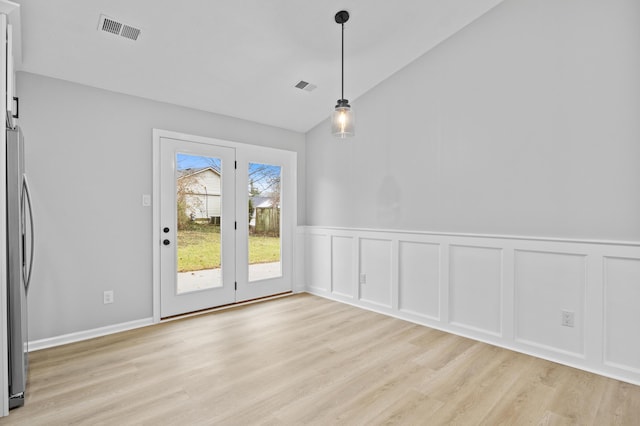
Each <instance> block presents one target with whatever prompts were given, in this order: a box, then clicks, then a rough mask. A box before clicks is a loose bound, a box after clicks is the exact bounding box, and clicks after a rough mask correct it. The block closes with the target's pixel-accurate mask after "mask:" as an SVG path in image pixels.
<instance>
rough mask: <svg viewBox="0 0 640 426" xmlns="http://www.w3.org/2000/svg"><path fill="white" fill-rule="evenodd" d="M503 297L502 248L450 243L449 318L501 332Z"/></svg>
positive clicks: (487, 330) (457, 323) (481, 328)
mask: <svg viewBox="0 0 640 426" xmlns="http://www.w3.org/2000/svg"><path fill="white" fill-rule="evenodd" d="M501 298H502V249H499V248H489V247H471V246H459V245H451V246H450V247H449V306H450V308H449V309H450V313H449V317H450V322H451V323H452V324H455V325H458V326H462V327H465V328H471V329H474V330H480V331H484V332H487V333H491V334H495V335H497V336H499V335H500V334H501V317H502V304H501Z"/></svg>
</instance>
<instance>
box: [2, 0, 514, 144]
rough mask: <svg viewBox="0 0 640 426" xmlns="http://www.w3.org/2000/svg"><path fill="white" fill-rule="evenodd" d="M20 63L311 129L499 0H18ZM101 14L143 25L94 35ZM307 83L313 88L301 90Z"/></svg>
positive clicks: (53, 73)
mask: <svg viewBox="0 0 640 426" xmlns="http://www.w3.org/2000/svg"><path fill="white" fill-rule="evenodd" d="M13 1H15V2H16V3H19V4H20V5H21V12H20V14H21V27H22V64H21V65H20V64H19V65H18V69H21V70H24V71H28V72H32V73H36V74H42V75H47V76H51V77H56V78H60V79H64V80H69V81H73V82H77V83H81V84H86V85H89V86H94V87H99V88H102V89H107V90H111V91H115V92H121V93H126V94H130V95H135V96H140V97H143V98H148V99H153V100H157V101H162V102H169V103H172V104H177V105H183V106H187V107H191V108H196V109H200V110H205V111H210V112H214V113H218V114H224V115H229V116H233V117H239V118H243V119H246V120H251V121H255V122H259V123H264V124H269V125H272V126H277V127H282V128H286V129H291V130H295V131H298V132H306V131H308V130H310V129H311V128H312V127H314V126H315V125H317V124H318V123H319V122H321V121H322V120H324V119H325V118H326V117H328V116H329V114H330V112H331V110H332V109H333V105H334V104H335V102H336V100H337V99H338V98H339V97H340V26H339V25H338V24H336V23H335V21H334V15H335V13H336V12H337V11H339V10H342V9H346V10H348V11H349V12H350V13H351V18H350V20H349V22H347V23H346V24H345V97H346V98H347V99H349V100H351V104H352V106H353V107H354V110H356V113H357V101H356V102H354V99H355V100H357V98H358V97H359V96H360V95H362V94H363V93H365V92H366V91H367V90H369V89H371V88H372V87H373V86H375V85H377V84H378V83H380V82H381V81H383V80H384V79H386V78H387V77H389V76H390V75H391V74H393V73H394V72H396V71H398V70H399V69H401V68H402V67H404V66H406V65H407V64H408V63H410V62H411V61H413V60H414V59H416V58H418V57H419V56H421V55H422V54H424V53H425V52H427V51H428V50H429V49H431V48H432V47H434V46H436V45H437V44H438V43H440V42H442V41H443V40H445V39H446V38H448V37H449V36H451V35H452V34H453V33H455V32H456V31H459V30H460V29H461V28H463V27H464V26H466V25H467V24H469V23H470V22H472V21H474V20H475V19H477V18H478V17H479V16H481V15H482V14H484V13H485V12H487V11H488V10H489V9H491V8H493V7H494V6H496V5H497V4H498V3H500V2H501V1H502V0H396V1H393V2H391V1H388V0H225V1H222V0H181V1H166V0H135V1H132V0H82V1H79V0H13ZM100 14H105V15H107V16H110V17H112V18H115V19H118V20H121V21H122V22H124V23H127V24H130V25H133V26H137V27H139V28H142V33H141V36H140V38H139V39H138V41H135V42H133V41H130V40H127V39H125V38H122V37H118V36H114V35H111V34H108V33H104V32H99V31H97V27H98V19H99V16H100ZM299 80H305V81H308V82H310V83H312V84H315V85H317V86H318V88H317V89H316V90H315V91H313V92H310V93H308V92H304V91H301V90H299V89H296V88H294V87H293V86H294V85H295V84H296V83H297V82H298V81H299Z"/></svg>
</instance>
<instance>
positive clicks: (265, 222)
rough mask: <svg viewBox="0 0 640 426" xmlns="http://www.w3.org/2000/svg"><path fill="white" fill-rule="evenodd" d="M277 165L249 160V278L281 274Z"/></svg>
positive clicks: (250, 279) (261, 278) (272, 276)
mask: <svg viewBox="0 0 640 426" xmlns="http://www.w3.org/2000/svg"><path fill="white" fill-rule="evenodd" d="M280 177H281V167H280V166H272V165H269V164H260V163H249V188H248V190H249V211H248V215H249V281H257V280H264V279H268V278H276V277H280V276H282V265H281V261H280V207H281V206H280V202H281V200H280V190H281V186H280V185H281V179H280Z"/></svg>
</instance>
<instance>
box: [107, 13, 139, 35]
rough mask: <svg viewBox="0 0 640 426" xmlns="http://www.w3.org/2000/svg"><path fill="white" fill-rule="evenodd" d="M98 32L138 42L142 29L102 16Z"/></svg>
mask: <svg viewBox="0 0 640 426" xmlns="http://www.w3.org/2000/svg"><path fill="white" fill-rule="evenodd" d="M98 30H100V31H104V32H107V33H110V34H115V35H118V36H120V37H124V38H128V39H129V40H138V37H140V32H141V30H140V28H136V27H133V26H131V25H127V24H124V23H122V22H119V21H117V20H115V19H113V18H109V17H107V16H105V15H100V21H99V22H98Z"/></svg>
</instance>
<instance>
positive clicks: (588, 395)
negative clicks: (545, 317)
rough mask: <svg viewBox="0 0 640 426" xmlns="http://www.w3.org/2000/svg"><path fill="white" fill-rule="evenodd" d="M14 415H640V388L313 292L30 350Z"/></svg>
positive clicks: (152, 420)
mask: <svg viewBox="0 0 640 426" xmlns="http://www.w3.org/2000/svg"><path fill="white" fill-rule="evenodd" d="M0 423H1V424H3V425H5V424H6V425H14V424H20V425H67V424H79V425H129V424H131V425H138V424H142V425H145V424H147V425H211V424H223V425H224V424H229V425H249V424H273V425H277V424H282V425H297V424H317V425H333V424H345V425H372V424H407V425H419V424H425V425H445V424H446V425H449V424H459V425H476V424H486V425H498V424H504V425H524V424H579V425H598V426H600V425H610V424H619V425H638V424H640V387H638V386H634V385H630V384H627V383H623V382H619V381H616V380H612V379H608V378H604V377H601V376H598V375H595V374H591V373H586V372H583V371H580V370H576V369H573V368H569V367H565V366H561V365H558V364H555V363H552V362H548V361H544V360H541V359H537V358H534V357H530V356H527V355H522V354H519V353H515V352H512V351H509V350H505V349H500V348H497V347H493V346H490V345H487V344H483V343H479V342H475V341H472V340H469V339H465V338H462V337H457V336H454V335H451V334H447V333H443V332H440V331H436V330H433V329H429V328H427V327H423V326H419V325H415V324H412V323H408V322H405V321H401V320H398V319H394V318H390V317H386V316H383V315H379V314H376V313H372V312H368V311H365V310H361V309H358V308H355V307H352V306H348V305H345V304H341V303H337V302H333V301H329V300H325V299H322V298H319V297H315V296H311V295H307V294H302V295H295V296H290V297H285V298H281V299H276V300H271V301H267V302H262V303H256V304H252V305H248V306H244V307H239V308H233V309H228V310H224V311H219V312H214V313H209V314H204V315H200V316H195V317H191V318H186V319H181V320H177V321H172V322H168V323H163V324H159V325H155V326H151V327H146V328H141V329H137V330H132V331H128V332H124V333H119V334H115V335H111V336H106V337H101V338H97V339H93V340H89V341H85V342H80V343H75V344H70V345H66V346H60V347H57V348H52V349H47V350H42V351H38V352H34V353H32V354H31V371H30V375H29V385H28V397H27V401H26V406H24V407H22V408H19V409H16V410H13V411H12V412H11V414H10V416H9V417H8V418H4V419H0Z"/></svg>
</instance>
